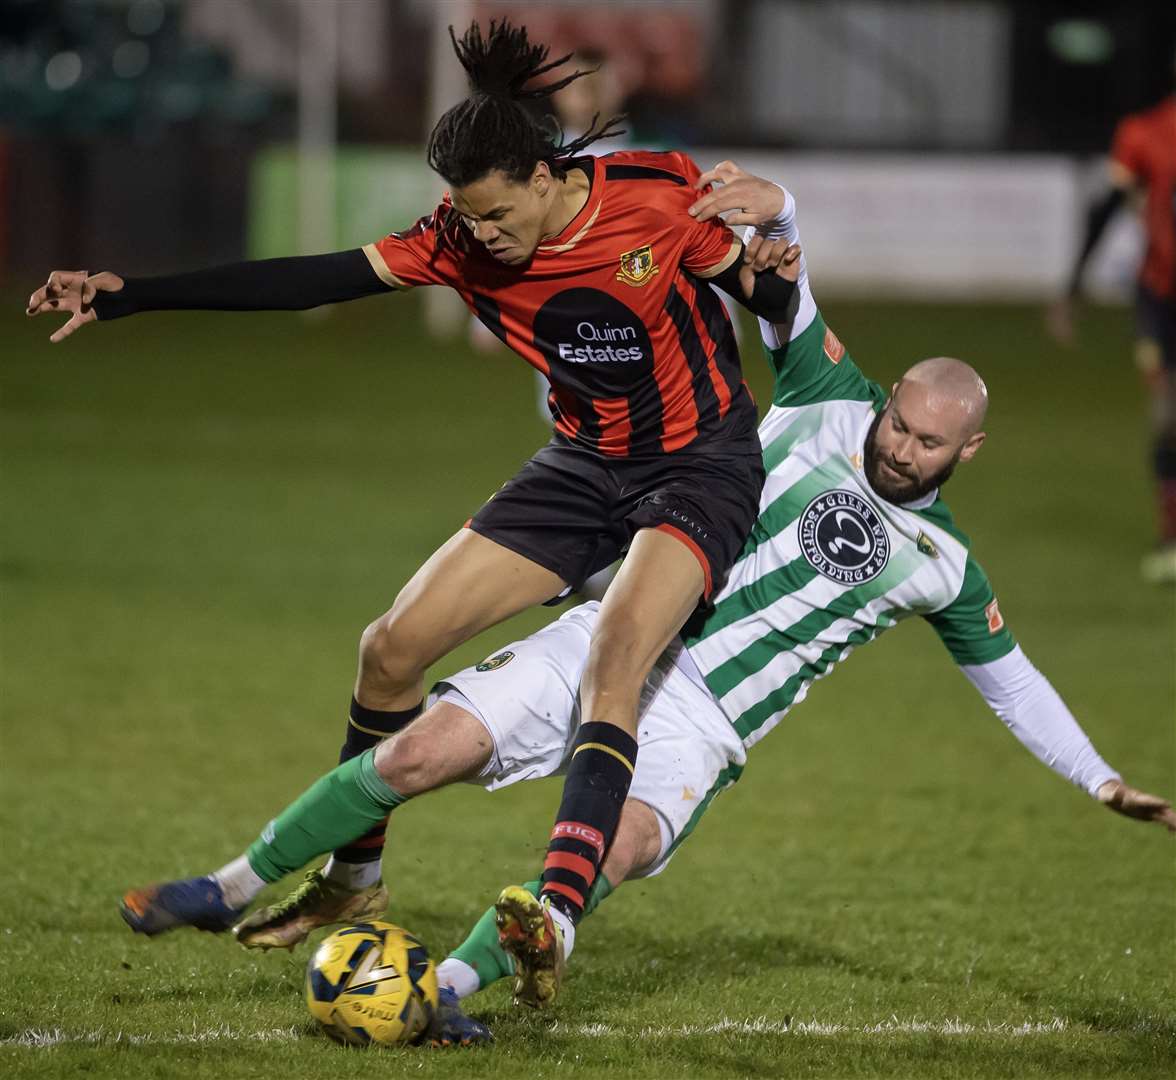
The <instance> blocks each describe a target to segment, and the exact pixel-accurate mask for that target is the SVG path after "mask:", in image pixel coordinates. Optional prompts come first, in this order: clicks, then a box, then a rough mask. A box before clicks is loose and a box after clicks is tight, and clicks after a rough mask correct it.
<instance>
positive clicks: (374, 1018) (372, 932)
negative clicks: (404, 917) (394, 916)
mask: <svg viewBox="0 0 1176 1080" xmlns="http://www.w3.org/2000/svg"><path fill="white" fill-rule="evenodd" d="M306 1004H307V1006H308V1007H309V1009H310V1015H311V1016H313V1017H314V1018H315V1019H316V1020H317V1021H318V1022H319V1023H320V1024H321V1025H322V1028H323V1030H324V1031H325V1032H326V1033H327V1034H328V1035H330V1037H331V1038H332V1039H334V1040H336V1041H337V1042H341V1043H349V1044H351V1045H353V1046H366V1045H368V1044H369V1043H379V1044H381V1045H383V1046H397V1045H400V1044H403V1043H410V1042H413V1041H414V1040H415V1039H418V1038H420V1036H421V1035H423V1034H424V1032H425V1031H426V1030H427V1029H428V1027H429V1024H430V1023H431V1022H432V1019H433V1012H434V1010H435V1009H436V1008H437V969H436V968H435V967H434V966H433V961H432V960H430V959H429V954H428V953H427V952H425V947H424V946H423V945H422V944H421V943H420V942H419V941H417V939H416V938H414V937H413V936H412V934H410V933H409V932H408V931H407V930H402V929H401V928H400V927H399V926H393V925H392V924H391V923H386V922H370V923H358V924H357V925H355V926H345V927H344V928H343V929H342V930H337V931H335V933H333V934H332V935H331V936H330V937H328V938H324V939H323V942H322V944H320V945H319V947H318V948H317V949H316V950H315V953H314V955H313V956H312V957H311V958H310V963H309V964H307V966H306Z"/></svg>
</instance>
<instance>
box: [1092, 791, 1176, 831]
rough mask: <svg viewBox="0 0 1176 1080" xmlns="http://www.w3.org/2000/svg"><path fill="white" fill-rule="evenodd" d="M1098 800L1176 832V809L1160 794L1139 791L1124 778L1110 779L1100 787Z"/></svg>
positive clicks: (1128, 814) (1136, 817) (1122, 811)
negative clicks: (1123, 779) (1124, 780)
mask: <svg viewBox="0 0 1176 1080" xmlns="http://www.w3.org/2000/svg"><path fill="white" fill-rule="evenodd" d="M1098 801H1099V802H1100V803H1102V804H1103V805H1104V806H1106V807H1107V808H1108V809H1111V810H1114V811H1115V813H1117V814H1122V815H1123V816H1124V817H1129V818H1135V820H1136V821H1154V822H1155V823H1156V824H1157V825H1163V826H1164V827H1165V828H1167V830H1168V832H1176V810H1173V809H1172V804H1171V803H1170V802H1168V801H1167V800H1165V799H1161V798H1160V797H1159V796H1158V795H1149V794H1148V793H1147V792H1146V791H1137V790H1136V789H1135V788H1133V787H1129V786H1128V785H1127V784H1124V783H1123V781H1122V780H1108V781H1107V782H1106V783H1105V784H1103V786H1102V787H1100V788H1099V789H1098Z"/></svg>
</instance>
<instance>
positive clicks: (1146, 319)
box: [1135, 285, 1176, 371]
mask: <svg viewBox="0 0 1176 1080" xmlns="http://www.w3.org/2000/svg"><path fill="white" fill-rule="evenodd" d="M1135 336H1136V337H1137V338H1141V339H1144V340H1147V341H1154V342H1155V343H1156V344H1157V345H1159V347H1160V361H1161V363H1162V364H1163V365H1164V367H1165V368H1167V369H1168V370H1169V371H1172V370H1173V369H1176V300H1169V299H1166V298H1165V297H1162V296H1157V295H1156V294H1155V293H1154V292H1152V291H1151V289H1149V288H1148V287H1147V286H1146V285H1140V286H1139V288H1138V290H1137V291H1136V294H1135Z"/></svg>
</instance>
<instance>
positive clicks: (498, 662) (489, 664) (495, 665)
mask: <svg viewBox="0 0 1176 1080" xmlns="http://www.w3.org/2000/svg"><path fill="white" fill-rule="evenodd" d="M514 658H515V654H514V653H512V652H511V651H510V650H509V649H508V650H507V651H506V652H500V653H495V654H494V655H493V656H491V657H490V658H489V659H486V660H483V661H482V662H481V663H480V664H478V665H477V666H476V667H475V668H474V670H475V671H497V670H498V669H499V668H500V667H504V666H505V665H507V664H509V663H510V662H511V661H512V660H513V659H514Z"/></svg>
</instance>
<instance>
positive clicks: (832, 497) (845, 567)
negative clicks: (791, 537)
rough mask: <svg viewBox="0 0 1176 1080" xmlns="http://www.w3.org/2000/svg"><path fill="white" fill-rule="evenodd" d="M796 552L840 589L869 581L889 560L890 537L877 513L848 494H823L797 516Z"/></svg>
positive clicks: (831, 492)
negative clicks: (797, 547) (798, 550)
mask: <svg viewBox="0 0 1176 1080" xmlns="http://www.w3.org/2000/svg"><path fill="white" fill-rule="evenodd" d="M799 529H800V550H801V552H802V553H803V554H804V557H805V559H806V560H807V561H808V564H809V565H810V566H811V567H812V568H813V569H814V570H816V571H817V572H818V573H819V574H821V575H822V576H823V577H827V578H830V579H832V580H833V581H837V582H840V583H841V584H843V585H861V584H863V583H864V582H867V581H872V580H873V579H874V578H876V577H877V576H878V575H879V574H880V573H882V571H883V570H884V569H885V568H886V564H887V562H889V560H890V536H889V534H888V533H887V532H886V526H885V525H883V524H882V519H881V518H880V517H879V516H878V513H877V511H876V510H875V509H874V508H873V507H872V506H871V505H870V504H869V503H868V502H866V500H865V499H862V498H859V497H858V496H857V495H854V494H853V493H852V492H849V491H840V490H837V491H826V492H824V493H823V494H821V495H818V496H817V497H816V498H815V499H813V501H812V502H810V503H809V504H808V506H806V507H805V508H804V513H802V514H801V515H800V524H799Z"/></svg>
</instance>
